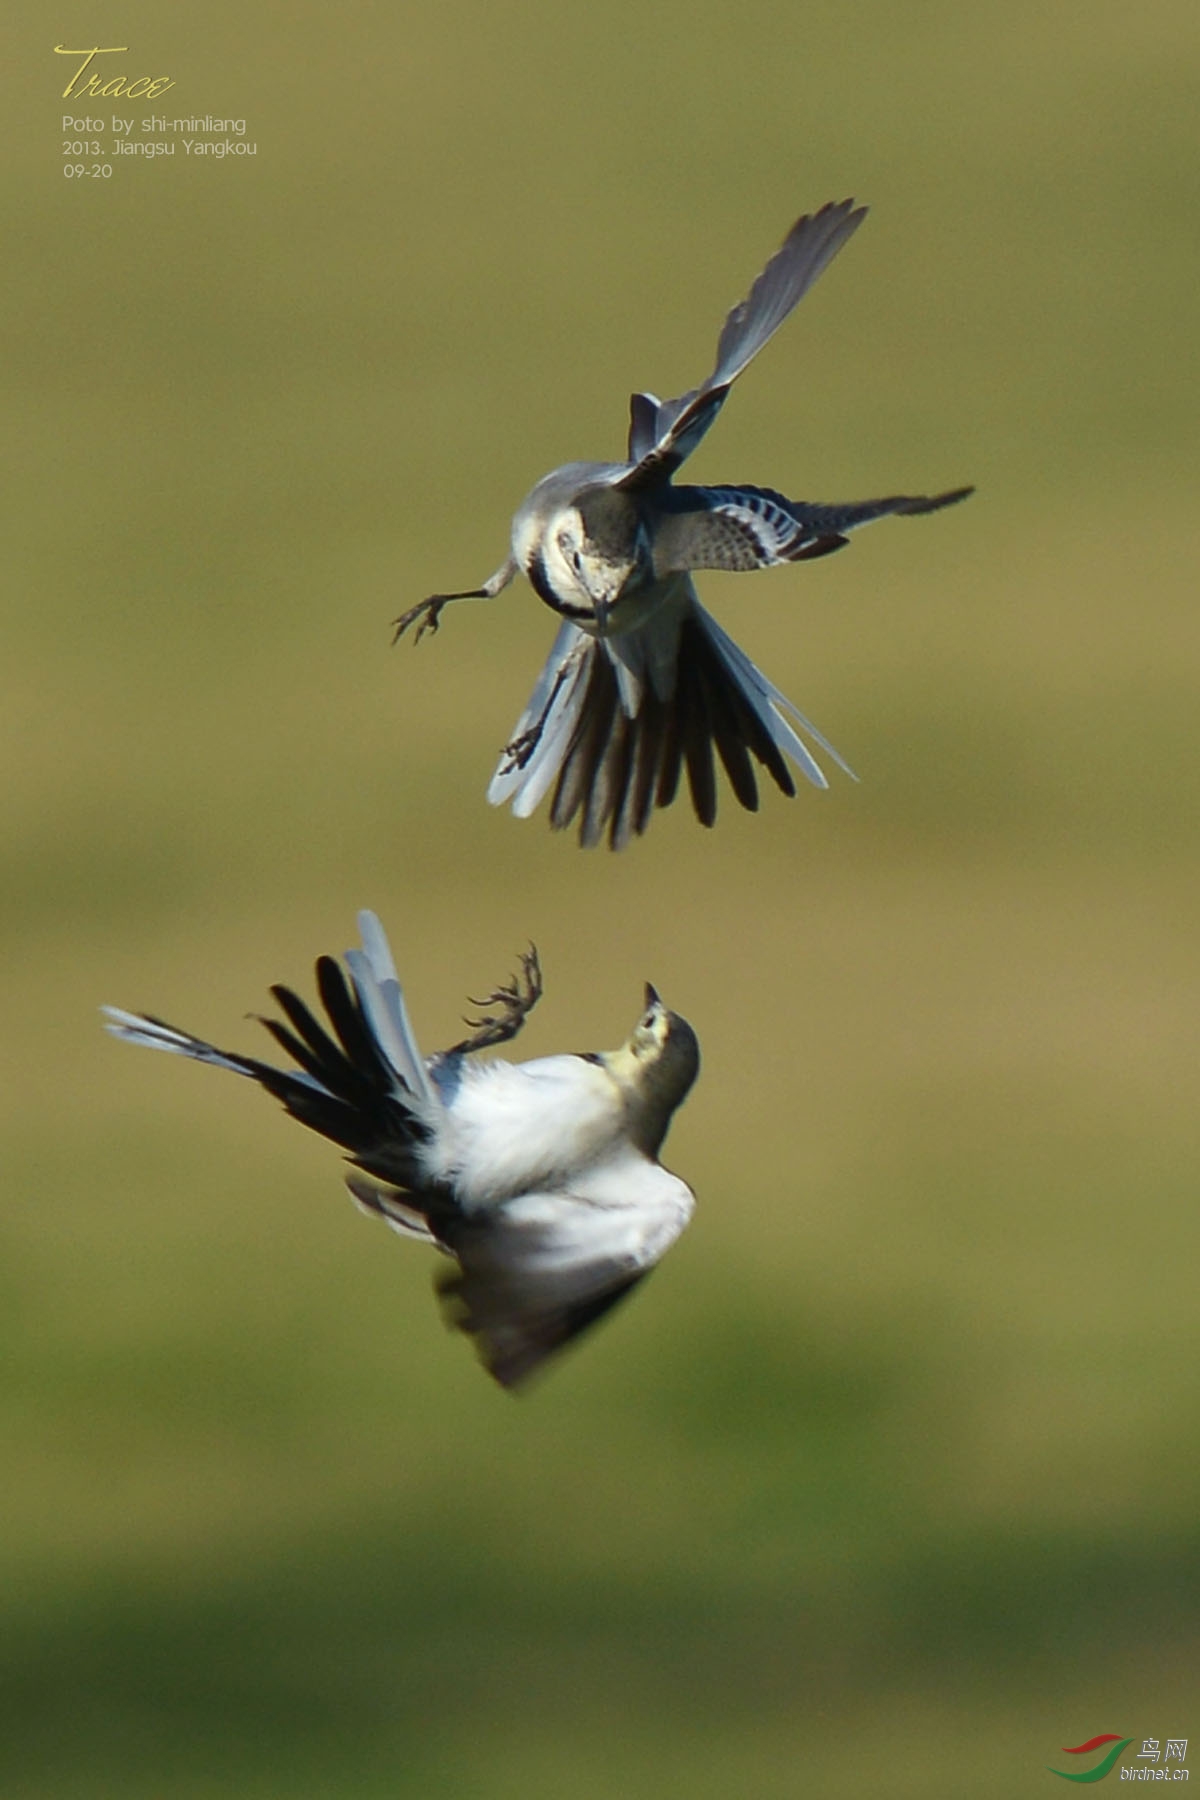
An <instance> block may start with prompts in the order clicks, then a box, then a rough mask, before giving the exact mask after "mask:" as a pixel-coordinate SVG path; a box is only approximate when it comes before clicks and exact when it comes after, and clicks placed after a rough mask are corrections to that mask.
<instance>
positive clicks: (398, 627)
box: [392, 594, 454, 644]
mask: <svg viewBox="0 0 1200 1800" xmlns="http://www.w3.org/2000/svg"><path fill="white" fill-rule="evenodd" d="M453 598H454V595H453V594H430V596H429V598H428V599H427V600H419V601H418V602H417V604H416V605H415V606H410V607H409V609H408V611H407V612H405V613H401V614H400V617H399V618H398V619H393V620H392V625H393V627H394V630H393V632H392V642H393V644H398V643H399V642H400V639H401V638H402V637H403V636H404V634H405V632H406V631H407V630H408V628H409V626H410V625H416V626H417V632H416V636H415V637H414V638H413V643H414V644H419V643H420V641H421V639H422V638H423V637H424V636H425V633H426V632H427V631H428V632H429V633H430V635H431V636H432V634H433V633H434V632H435V631H436V630H437V628H438V625H439V624H440V622H441V616H442V610H443V608H444V607H445V606H447V605H448V604H449V602H450V601H451V600H452V599H453ZM418 619H419V620H420V624H419V625H418V624H417V621H418Z"/></svg>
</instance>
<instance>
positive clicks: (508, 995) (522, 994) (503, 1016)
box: [446, 944, 542, 1055]
mask: <svg viewBox="0 0 1200 1800" xmlns="http://www.w3.org/2000/svg"><path fill="white" fill-rule="evenodd" d="M541 997H542V966H541V963H540V961H539V960H538V953H537V948H536V946H535V945H533V944H531V945H530V946H529V949H528V950H526V951H523V952H522V954H521V967H520V970H519V971H518V973H517V974H516V975H514V976H513V978H512V980H511V981H508V982H505V983H504V985H503V986H502V987H498V988H496V989H495V990H494V992H492V993H490V994H488V996H487V997H486V999H482V1000H475V999H472V1000H471V1005H472V1006H479V1007H495V1009H496V1010H495V1011H494V1012H485V1013H483V1014H482V1016H481V1017H480V1018H478V1019H466V1020H465V1021H464V1023H466V1024H467V1025H469V1026H470V1027H471V1035H470V1037H467V1038H464V1039H463V1040H462V1042H461V1043H459V1044H454V1045H453V1046H452V1047H451V1049H450V1050H449V1051H447V1052H446V1054H447V1055H454V1054H455V1052H468V1051H472V1050H486V1049H490V1048H491V1047H492V1046H493V1045H495V1044H506V1043H509V1042H510V1041H511V1039H513V1038H515V1037H516V1035H517V1033H518V1032H519V1031H520V1029H521V1027H522V1026H523V1025H524V1023H525V1021H526V1019H527V1018H528V1017H529V1015H530V1013H531V1012H532V1011H533V1009H534V1007H535V1006H536V1005H537V1003H538V1001H539V1000H540V999H541Z"/></svg>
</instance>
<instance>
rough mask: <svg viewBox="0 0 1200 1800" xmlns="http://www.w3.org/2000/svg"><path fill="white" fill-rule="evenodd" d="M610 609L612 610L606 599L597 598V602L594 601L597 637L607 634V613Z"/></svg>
mask: <svg viewBox="0 0 1200 1800" xmlns="http://www.w3.org/2000/svg"><path fill="white" fill-rule="evenodd" d="M611 610H612V608H611V607H610V605H609V603H608V601H607V600H597V602H596V635H597V637H607V636H608V615H609V613H610V612H611Z"/></svg>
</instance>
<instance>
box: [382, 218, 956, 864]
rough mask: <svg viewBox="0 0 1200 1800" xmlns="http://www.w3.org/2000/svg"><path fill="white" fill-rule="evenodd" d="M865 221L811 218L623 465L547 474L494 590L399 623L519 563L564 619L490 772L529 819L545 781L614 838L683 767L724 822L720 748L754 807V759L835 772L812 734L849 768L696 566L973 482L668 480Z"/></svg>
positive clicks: (825, 549) (797, 228)
mask: <svg viewBox="0 0 1200 1800" xmlns="http://www.w3.org/2000/svg"><path fill="white" fill-rule="evenodd" d="M865 216H866V208H865V207H863V206H859V207H856V206H855V205H854V202H853V201H852V200H843V201H841V202H840V203H837V204H834V203H832V202H831V203H830V204H828V205H826V206H822V207H821V208H820V209H819V210H818V211H817V212H814V213H809V214H805V215H804V217H803V218H800V219H798V220H797V221H796V223H795V224H794V225H793V227H792V229H791V231H790V232H789V233H788V235H787V237H786V238H785V239H784V242H783V244H782V246H781V247H780V249H779V250H777V251H776V253H775V255H774V256H773V257H772V258H771V260H770V261H769V262H768V264H767V266H766V268H765V269H764V270H763V271H762V273H761V275H759V277H758V279H757V280H756V281H755V283H754V285H753V286H752V287H751V289H750V292H749V294H748V295H747V297H746V298H745V300H743V301H741V302H740V304H739V305H737V306H735V307H734V309H733V311H732V312H731V313H730V314H729V316H728V318H727V319H726V321H725V324H724V326H723V328H722V331H721V335H720V337H719V339H718V341H717V354H716V365H715V367H714V369H713V372H712V374H711V375H710V376H709V377H708V378H707V380H706V381H704V382H702V383H701V385H700V386H699V387H698V388H693V389H691V390H690V392H688V393H686V394H681V395H680V396H679V398H678V399H675V400H659V399H658V398H657V397H656V396H655V395H654V394H648V393H638V394H634V395H633V397H632V399H631V401H630V418H629V443H628V455H627V460H626V461H625V462H621V463H592V462H573V463H566V464H564V465H563V467H562V468H559V469H554V470H553V471H552V472H551V473H550V474H549V475H546V476H543V478H542V480H541V481H539V482H538V483H537V485H536V487H534V488H533V489H532V491H531V492H530V493H529V494H528V495H527V496H526V498H525V499H524V500H523V501H522V502H521V505H520V506H519V507H518V509H517V512H516V515H515V517H514V518H513V521H512V531H511V540H510V547H509V553H508V555H507V556H506V557H505V559H504V561H503V563H501V565H500V567H499V568H498V569H497V570H496V571H495V573H494V574H493V575H490V576H489V577H488V579H487V580H486V581H485V582H484V583H483V584H482V586H480V587H477V588H469V589H466V590H464V591H462V592H460V593H454V594H431V595H430V596H429V598H428V599H426V600H422V601H420V602H419V604H418V605H416V606H413V607H411V608H410V609H409V610H408V611H407V612H406V613H404V614H403V615H402V616H401V617H400V618H399V619H397V620H396V629H395V635H396V638H397V639H398V638H400V637H402V636H403V635H404V633H405V632H406V631H408V630H409V629H410V627H412V626H414V625H415V626H416V627H417V630H416V637H417V638H418V639H419V638H420V637H421V636H422V634H423V633H424V632H426V631H431V632H432V631H436V630H437V627H438V622H439V619H440V617H441V614H442V611H443V609H444V608H445V607H446V606H448V605H449V604H450V602H451V601H453V600H491V599H494V598H495V597H496V595H497V594H499V593H500V592H501V591H502V590H503V589H504V588H506V587H507V586H508V584H509V582H510V581H512V580H513V578H514V576H515V575H516V574H517V573H518V572H522V573H524V574H525V575H526V576H527V577H528V579H529V582H530V584H531V585H532V587H533V589H534V592H535V593H536V594H537V595H538V596H539V598H540V599H542V600H544V601H545V603H546V605H547V606H549V607H551V608H552V609H553V611H554V612H556V613H557V614H558V615H559V616H560V618H561V619H562V624H561V626H560V627H559V631H558V635H557V637H556V638H555V640H554V644H553V647H552V649H551V651H550V655H549V658H548V659H547V662H546V665H545V667H544V668H543V670H542V672H541V674H540V676H539V677H538V680H537V684H536V685H535V687H534V690H533V694H532V695H531V697H530V700H529V704H528V706H527V707H526V708H525V711H524V712H523V713H522V715H521V717H520V719H519V720H518V721H517V724H516V727H515V729H514V732H513V735H512V738H511V739H510V741H509V743H508V745H507V747H506V748H505V750H504V752H503V753H502V755H501V758H500V762H499V764H498V766H497V768H496V772H495V774H494V775H493V777H492V781H491V785H490V786H489V788H488V799H489V800H490V801H491V802H492V804H493V805H495V806H500V805H503V804H505V803H506V802H508V801H511V802H512V810H513V812H514V813H515V814H517V816H518V817H520V818H526V817H528V816H529V814H530V813H532V812H533V811H534V809H535V808H536V807H537V806H538V804H539V803H540V801H541V800H542V799H544V797H545V796H546V795H547V794H548V793H550V794H551V801H550V823H551V825H552V826H554V827H556V828H562V827H565V826H569V825H570V824H571V823H572V822H573V821H574V820H575V819H578V821H579V841H580V843H581V844H584V845H593V844H597V843H599V842H600V841H601V839H602V838H603V837H604V836H605V834H606V833H607V837H608V841H609V843H610V845H611V846H612V847H613V849H620V848H622V847H623V846H624V845H625V844H627V843H628V842H629V840H630V838H631V837H632V836H633V835H634V834H635V833H640V832H643V831H645V829H646V826H647V825H648V824H649V822H650V817H651V814H652V813H653V811H654V809H655V808H656V807H663V806H667V805H669V804H670V802H671V801H672V800H673V799H674V798H675V795H676V792H677V791H678V787H679V782H680V777H681V774H682V772H683V770H684V769H685V768H686V770H687V778H688V785H689V788H690V790H691V797H692V804H693V807H694V809H695V812H696V816H697V817H698V818H699V819H700V821H701V823H702V824H704V825H712V824H713V822H714V820H715V818H716V811H717V787H716V776H715V769H714V762H713V749H714V747H715V749H716V752H717V755H718V757H719V758H720V761H721V764H722V766H723V767H724V770H725V774H726V776H727V778H728V780H729V784H730V786H731V787H732V789H733V792H734V794H735V796H736V797H737V799H738V800H739V801H740V803H741V804H742V806H744V807H746V808H747V809H748V810H749V811H755V810H756V809H757V806H758V786H757V782H756V779H755V772H754V766H753V765H754V762H757V763H758V764H759V765H760V766H761V767H762V768H763V769H765V770H766V771H767V773H768V774H769V775H770V776H771V778H772V779H773V781H774V782H775V784H776V786H777V787H779V788H781V789H782V790H783V792H784V793H785V794H788V795H792V794H794V793H795V791H796V790H795V784H794V782H793V779H792V773H791V769H790V768H789V766H788V759H789V758H790V759H791V761H792V763H794V764H795V766H796V767H797V768H798V769H799V770H800V773H801V774H802V775H804V776H805V777H806V779H807V780H808V781H810V782H811V783H812V784H813V786H814V787H820V788H823V787H827V786H828V782H827V780H826V777H825V774H824V772H823V771H822V769H821V767H820V765H819V763H818V762H817V760H816V758H815V756H814V755H813V754H812V751H811V750H810V749H809V748H808V746H807V745H806V744H805V742H804V739H803V737H802V736H801V735H800V734H801V732H803V733H806V734H807V736H808V737H809V738H810V739H811V740H812V742H813V743H814V744H815V745H817V746H818V747H819V748H820V749H822V750H824V751H825V753H826V754H827V755H828V756H829V757H830V758H831V759H832V760H833V761H834V762H835V763H837V764H838V766H839V767H840V768H842V769H843V770H844V771H845V772H846V773H847V774H850V773H851V771H850V769H849V768H848V767H847V765H846V763H845V762H843V760H842V758H841V757H840V756H839V755H838V753H837V751H836V750H835V749H834V748H833V746H832V745H831V744H830V743H828V742H827V741H826V739H825V738H824V737H822V736H821V733H820V732H819V731H818V730H817V729H816V727H815V726H814V725H813V724H812V723H811V722H810V721H809V720H808V719H806V718H805V716H804V715H803V713H801V712H799V711H798V710H797V708H796V707H795V706H793V705H792V703H791V701H790V700H788V699H787V698H786V697H785V696H784V695H783V694H782V693H781V692H780V690H779V689H778V688H777V687H775V686H774V685H773V683H771V682H770V681H768V679H767V677H766V676H765V675H764V674H763V673H762V672H761V670H759V669H757V668H756V667H755V665H754V664H753V663H752V662H751V661H750V658H749V657H748V656H747V655H746V654H745V653H744V651H742V650H740V649H739V648H738V646H737V645H736V644H735V643H734V642H733V640H732V638H730V637H729V636H728V635H727V634H726V633H725V632H724V631H723V630H722V629H721V627H720V626H719V625H718V624H717V622H716V620H715V619H714V618H712V616H711V615H710V614H709V613H707V612H706V611H705V609H704V608H703V607H702V606H701V604H700V601H699V597H698V596H697V593H696V587H695V583H694V582H693V580H692V575H693V573H694V571H696V570H698V569H727V570H748V569H766V568H771V567H772V566H773V565H775V564H779V563H792V562H808V561H811V560H812V559H813V558H814V557H819V556H826V555H828V554H829V553H830V551H833V550H840V549H841V548H842V546H843V545H844V544H846V543H847V542H848V538H847V533H848V532H850V531H852V530H854V529H855V528H856V527H857V526H859V525H865V524H867V523H868V522H869V521H870V520H872V519H881V518H884V517H885V516H887V515H888V514H901V515H905V516H911V515H913V514H917V513H931V512H937V511H938V510H939V509H940V508H941V507H943V506H951V505H953V504H954V503H955V502H956V501H958V500H963V499H965V498H966V497H967V495H968V494H970V493H971V492H973V490H972V489H971V488H970V487H958V488H951V489H950V490H948V491H947V492H946V493H942V494H933V495H913V494H892V495H890V496H888V497H887V498H884V499H880V500H860V501H851V502H848V503H844V504H824V503H816V502H810V501H806V500H789V499H787V498H786V496H785V495H783V494H781V493H778V492H776V491H775V489H773V488H765V487H746V486H740V485H734V486H728V485H727V486H720V487H686V486H675V485H673V484H672V479H671V478H672V476H673V475H674V474H675V472H676V470H677V469H678V468H679V467H680V466H681V464H682V463H683V462H684V461H685V459H686V458H687V457H689V456H690V455H691V453H692V451H693V450H694V449H695V448H696V446H697V445H698V444H699V442H700V440H701V438H702V437H703V436H704V434H705V433H706V432H707V431H708V429H709V427H710V426H711V425H712V423H713V421H714V420H715V418H716V416H717V414H718V413H719V412H720V410H721V408H722V406H723V405H724V404H725V398H726V396H727V394H728V393H729V390H730V388H731V387H732V386H733V383H734V382H735V381H736V380H737V378H738V376H739V375H740V374H741V373H742V371H743V369H745V368H746V366H747V364H748V363H750V361H751V360H752V359H753V358H754V357H755V356H757V355H758V352H759V351H760V350H761V349H762V348H763V346H764V345H765V344H766V343H767V342H768V341H769V339H770V338H772V337H773V336H774V334H775V332H776V331H777V330H778V329H779V327H780V326H781V325H782V324H783V322H784V320H785V319H786V318H787V316H788V314H789V313H790V312H791V311H792V308H793V307H794V306H795V305H796V304H797V302H798V301H799V300H801V299H802V298H803V296H804V295H805V294H806V293H807V292H808V289H809V288H810V287H811V286H812V284H813V282H814V281H816V279H817V277H818V276H819V275H820V274H821V273H822V271H823V270H824V269H825V268H826V267H827V266H828V265H829V263H830V262H831V261H832V259H833V258H834V257H835V256H836V255H837V253H838V251H839V250H840V249H841V248H842V246H843V245H844V244H845V243H846V242H847V241H848V239H849V238H850V237H851V236H852V235H853V234H854V232H855V231H857V229H858V227H859V226H860V225H861V224H862V221H863V219H864V218H865ZM789 715H790V716H789ZM752 759H753V760H752Z"/></svg>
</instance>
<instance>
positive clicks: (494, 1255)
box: [437, 1152, 694, 1387]
mask: <svg viewBox="0 0 1200 1800" xmlns="http://www.w3.org/2000/svg"><path fill="white" fill-rule="evenodd" d="M693 1205H694V1198H693V1195H692V1191H691V1189H690V1188H689V1187H688V1186H687V1185H686V1183H684V1182H682V1181H680V1180H679V1178H678V1177H677V1176H675V1175H671V1174H669V1173H668V1171H667V1170H666V1169H664V1168H661V1167H660V1166H659V1165H658V1164H657V1163H651V1162H648V1161H646V1160H645V1158H643V1157H641V1156H639V1155H637V1154H636V1153H633V1152H630V1153H628V1154H626V1155H623V1156H621V1157H620V1158H618V1159H615V1160H614V1161H613V1162H612V1163H609V1164H605V1165H602V1166H600V1167H599V1168H593V1169H591V1170H589V1171H588V1173H587V1176H586V1178H584V1179H583V1180H582V1181H581V1182H573V1183H572V1186H571V1192H570V1193H546V1194H526V1195H523V1196H522V1197H521V1198H520V1199H519V1200H514V1201H512V1202H510V1203H509V1204H507V1205H505V1206H503V1207H501V1208H499V1209H498V1210H497V1211H495V1212H488V1213H486V1214H475V1215H473V1216H468V1217H466V1218H463V1217H461V1216H459V1217H457V1218H455V1219H454V1220H452V1221H449V1222H448V1226H447V1229H446V1231H445V1234H444V1236H445V1247H446V1248H447V1249H448V1250H449V1251H450V1252H451V1254H452V1255H453V1257H454V1258H455V1260H456V1262H457V1264H458V1268H457V1269H456V1270H453V1271H448V1272H447V1273H445V1274H443V1275H441V1276H439V1278H438V1284H437V1285H438V1292H439V1294H440V1296H441V1299H442V1302H443V1306H444V1308H445V1312H446V1317H447V1320H448V1322H449V1323H450V1324H451V1325H452V1326H454V1327H455V1328H456V1329H457V1330H459V1331H463V1332H465V1333H466V1334H467V1335H468V1336H469V1337H472V1338H474V1340H475V1345H476V1348H477V1350H478V1352H479V1356H480V1358H481V1360H482V1362H483V1363H484V1365H485V1367H486V1368H487V1369H488V1370H489V1371H490V1373H491V1374H492V1375H494V1376H495V1378H496V1380H497V1381H499V1382H500V1383H501V1384H502V1386H504V1387H516V1386H518V1385H519V1384H520V1383H521V1382H523V1381H524V1380H525V1379H526V1378H527V1377H528V1376H529V1375H531V1374H532V1373H533V1371H534V1370H535V1369H536V1368H537V1367H538V1366H539V1364H541V1363H543V1362H544V1361H545V1360H546V1358H547V1357H549V1356H551V1355H553V1354H554V1353H555V1352H556V1351H558V1350H561V1349H562V1348H563V1346H564V1345H566V1344H568V1343H570V1341H571V1340H572V1338H575V1337H578V1336H579V1334H580V1332H582V1331H586V1330H587V1329H588V1328H589V1327H590V1326H592V1325H594V1324H596V1322H597V1321H598V1320H599V1319H602V1318H603V1317H604V1315H605V1313H607V1312H609V1311H610V1310H611V1308H612V1307H613V1306H615V1305H616V1304H617V1302H618V1301H619V1300H622V1299H624V1297H625V1296H626V1295H627V1294H628V1293H629V1292H630V1291H631V1289H632V1288H634V1287H635V1286H636V1285H637V1283H638V1282H639V1281H641V1279H642V1278H643V1276H645V1275H646V1274H648V1273H649V1271H650V1269H652V1268H653V1266H654V1264H655V1263H657V1262H658V1261H659V1260H660V1258H661V1257H662V1256H664V1255H665V1254H666V1252H667V1250H669V1248H670V1247H671V1245H672V1244H673V1243H674V1242H675V1240H676V1238H677V1237H678V1236H679V1234H680V1233H681V1232H682V1231H683V1229H684V1227H685V1226H686V1224H687V1222H688V1220H689V1219H690V1218H691V1215H692V1208H693Z"/></svg>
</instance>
